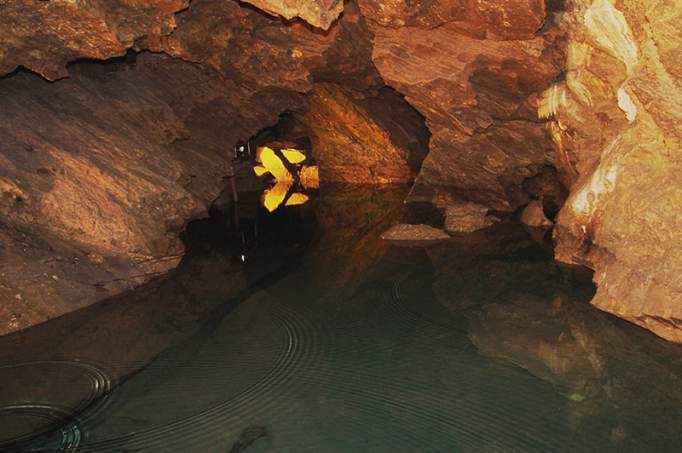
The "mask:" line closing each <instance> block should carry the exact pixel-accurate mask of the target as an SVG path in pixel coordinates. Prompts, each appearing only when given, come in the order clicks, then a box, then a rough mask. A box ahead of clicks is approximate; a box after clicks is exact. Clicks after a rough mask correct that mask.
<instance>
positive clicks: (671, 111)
mask: <svg viewBox="0 0 682 453" xmlns="http://www.w3.org/2000/svg"><path fill="white" fill-rule="evenodd" d="M573 3H574V5H573V9H572V10H571V11H570V13H567V14H565V16H564V21H563V22H562V24H561V26H562V27H563V28H565V29H567V30H568V31H569V32H570V41H569V52H568V61H567V66H568V73H567V75H566V81H565V82H561V83H558V84H556V85H555V86H554V87H553V88H552V89H551V90H550V91H548V92H547V94H546V96H545V97H544V99H543V102H542V103H541V106H540V107H541V109H540V110H541V111H540V113H541V115H543V116H548V117H552V118H553V119H554V122H553V123H552V124H551V130H552V132H553V135H554V138H555V140H556V142H557V145H558V146H559V147H560V149H561V153H560V155H561V156H562V160H561V165H560V167H559V169H560V172H561V174H562V175H563V178H564V179H565V180H566V181H567V184H570V185H571V194H570V196H569V198H568V200H567V202H566V205H565V206H564V207H563V209H562V210H561V212H560V214H559V217H558V224H557V227H556V229H555V241H556V255H557V258H558V259H561V260H563V261H567V262H574V263H581V264H586V265H588V266H590V267H592V268H593V269H594V270H595V276H594V279H595V282H597V284H598V291H597V294H596V296H595V297H594V299H593V301H592V303H593V304H594V305H595V306H597V307H598V308H601V309H603V310H606V311H608V312H610V313H613V314H615V315H617V316H620V317H622V318H624V319H627V320H629V321H631V322H634V323H636V324H639V325H641V326H643V327H645V328H648V329H650V330H652V331H653V332H655V333H656V334H658V335H660V336H662V337H664V338H666V339H668V340H672V341H677V342H682V279H681V278H680V271H681V270H682V257H681V256H680V254H679V250H680V248H681V247H682V236H681V235H680V234H679V232H680V231H682V217H681V216H680V215H679V209H678V206H679V202H680V200H682V183H681V180H680V178H679V175H680V172H682V167H681V166H680V149H682V134H681V133H680V130H679V124H680V122H681V121H682V97H681V96H680V95H679V93H680V87H682V71H680V70H679V68H680V64H679V59H678V58H675V57H676V55H678V54H679V50H678V49H679V46H678V43H679V41H680V39H681V38H682V32H681V31H680V27H679V26H678V23H679V20H680V18H682V6H680V5H679V4H677V3H676V2H673V1H662V2H656V3H655V4H648V3H647V4H646V5H645V4H644V3H642V2H637V1H632V0H625V1H622V2H618V4H617V5H614V4H613V3H612V2H610V1H608V0H598V1H595V2H589V1H577V2H573Z"/></svg>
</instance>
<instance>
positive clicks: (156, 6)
mask: <svg viewBox="0 0 682 453" xmlns="http://www.w3.org/2000/svg"><path fill="white" fill-rule="evenodd" d="M188 5H189V0H147V1H144V2H140V1H136V0H89V1H84V2H81V1H70V0H53V1H48V2H46V1H40V0H7V1H3V2H2V3H0V76H2V75H4V74H6V73H9V72H12V71H14V70H15V69H16V68H17V67H19V66H21V67H24V68H27V69H30V70H31V71H34V72H37V73H38V74H40V75H42V76H43V77H45V78H46V79H49V80H56V79H60V78H62V77H67V76H68V71H67V69H66V65H67V63H69V62H71V61H73V60H75V59H79V58H81V59H82V58H88V59H98V60H104V59H107V58H112V57H118V56H121V55H124V54H125V52H126V49H129V48H131V47H133V46H134V44H135V41H136V40H137V39H139V38H141V37H143V36H144V37H146V38H148V39H155V37H158V36H165V35H168V34H170V33H171V32H172V31H173V29H174V28H175V13H176V12H178V11H181V10H183V9H185V8H187V6H188Z"/></svg>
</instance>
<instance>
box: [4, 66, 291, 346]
mask: <svg viewBox="0 0 682 453" xmlns="http://www.w3.org/2000/svg"><path fill="white" fill-rule="evenodd" d="M188 87H191V88H188ZM0 96H2V99H3V109H2V110H1V111H0V141H2V143H3V151H2V153H1V154H0V168H1V170H0V203H2V211H1V212H0V225H2V228H1V229H0V243H2V245H3V247H2V249H1V251H0V253H2V268H1V272H0V298H1V299H2V300H3V303H2V305H1V306H0V319H2V324H0V333H6V332H8V331H12V330H17V329H21V328H23V327H26V326H28V325H31V324H35V323H36V322H40V321H44V320H46V319H50V318H53V317H55V316H59V315H60V314H63V313H65V312H68V311H72V310H74V309H76V308H79V307H83V306H85V305H88V304H90V303H92V302H95V301H97V300H100V299H102V298H104V297H106V296H109V295H112V294H116V293H118V292H121V291H124V290H126V289H129V288H131V287H133V286H136V285H138V284H140V283H143V282H145V281H148V280H149V279H150V278H153V277H154V276H155V275H158V274H160V273H163V272H165V271H167V270H169V269H171V268H173V267H175V266H176V265H177V263H178V262H179V260H180V258H181V257H182V255H183V251H184V248H183V246H182V244H181V242H180V240H179V233H180V232H181V231H182V230H183V229H184V226H185V224H186V222H187V221H188V219H192V218H196V217H198V216H203V215H205V214H206V212H207V209H208V206H209V205H210V203H211V201H212V200H213V199H215V197H216V196H217V195H218V193H220V191H221V190H222V187H223V184H224V183H223V178H224V176H225V175H226V174H227V173H228V167H229V163H230V159H231V154H230V152H229V147H230V146H231V145H232V143H234V142H235V141H236V140H238V139H240V138H243V137H248V136H249V135H251V134H253V133H255V132H257V131H258V130H259V129H260V128H261V127H262V125H263V124H268V123H270V124H272V123H274V122H276V121H277V117H278V112H279V111H281V110H286V109H291V108H296V106H297V105H298V106H299V108H300V102H301V101H302V98H301V97H300V96H299V95H298V94H295V93H293V94H290V95H284V94H279V95H275V94H273V93H268V92H266V93H262V92H256V93H252V92H249V91H245V90H244V89H241V88H239V87H237V86H235V85H234V84H232V83H231V82H228V81H226V80H224V79H222V78H220V77H218V76H217V74H216V73H215V72H214V71H211V70H209V69H205V68H200V67H198V66H196V65H193V64H190V63H186V62H182V61H179V60H173V59H170V58H168V57H163V56H157V55H152V54H141V55H139V56H137V57H131V58H129V59H127V60H126V61H124V62H122V63H114V64H99V63H89V64H88V63H86V64H81V65H77V66H73V67H72V74H71V77H70V78H69V79H66V80H64V81H60V82H58V83H56V84H49V83H47V82H45V81H44V80H42V79H40V78H39V77H37V76H35V75H32V74H19V75H17V76H14V77H12V78H10V79H7V80H4V81H3V83H2V84H0ZM260 105H267V106H268V108H258V106H260Z"/></svg>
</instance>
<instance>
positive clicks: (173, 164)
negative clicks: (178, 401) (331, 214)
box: [0, 0, 682, 342]
mask: <svg viewBox="0 0 682 453" xmlns="http://www.w3.org/2000/svg"><path fill="white" fill-rule="evenodd" d="M249 3H251V4H252V5H254V7H243V6H242V5H240V4H239V3H238V2H235V1H224V0H194V1H192V2H191V6H189V5H190V2H188V1H186V0H150V1H146V2H141V1H137V0H116V1H103V0H88V1H85V2H74V1H67V0H61V1H59V0H55V1H50V2H44V1H34V0H15V1H11V2H4V3H3V4H2V6H1V7H0V10H1V14H0V75H5V74H7V73H10V72H12V71H14V70H15V69H16V68H17V67H18V66H23V67H26V68H28V69H30V70H31V71H34V72H37V73H38V74H40V75H41V76H43V77H45V78H46V79H49V80H56V79H60V78H63V77H65V76H67V75H69V72H68V71H67V69H66V65H67V64H68V63H69V62H73V61H74V60H78V59H82V58H86V59H108V58H112V57H117V56H123V55H125V54H126V52H127V51H128V50H130V49H134V50H138V51H142V50H145V49H148V50H151V51H154V52H163V53H166V54H168V55H170V56H172V57H174V59H168V58H161V57H152V56H150V55H146V54H143V55H140V56H139V57H138V60H139V62H138V63H137V64H129V62H130V58H125V59H123V60H122V61H121V63H120V64H116V65H102V66H98V65H87V64H86V65H84V64H81V63H78V64H75V65H74V66H71V67H70V69H71V70H72V71H73V72H74V75H73V80H67V81H60V82H58V83H57V84H54V85H48V84H47V83H46V82H44V81H43V80H40V79H38V78H37V77H31V76H28V75H26V74H21V73H20V74H18V75H14V76H10V77H7V78H5V79H3V80H2V81H0V93H2V101H3V108H2V109H0V117H1V118H2V121H3V122H2V124H0V139H1V140H2V143H3V148H2V150H1V152H0V206H1V207H2V211H1V212H0V223H2V225H3V228H4V226H6V228H4V229H3V230H1V231H0V241H2V245H3V246H2V253H3V254H4V255H3V256H2V262H3V264H4V265H5V267H4V268H3V272H4V274H3V276H2V277H1V278H4V279H5V280H3V281H0V298H1V299H2V304H0V307H1V308H0V310H2V311H0V315H2V316H3V319H4V320H5V321H3V322H4V324H3V326H4V327H3V326H0V333H1V332H6V331H9V330H15V329H18V328H22V327H25V326H26V325H29V324H32V323H35V322H38V321H41V320H44V319H48V318H51V317H54V316H57V315H59V314H61V313H63V312H65V311H69V310H72V309H75V308H78V307H80V306H83V305H85V304H88V303H91V302H93V301H95V300H98V299H100V298H102V297H104V296H106V295H110V294H112V293H115V292H119V291H122V290H124V289H126V288H129V287H130V286H132V282H141V281H144V280H145V279H148V278H150V276H151V275H154V273H156V272H163V271H166V270H168V269H170V268H172V267H173V266H174V265H175V264H176V263H177V260H178V259H179V257H180V256H181V254H182V251H183V250H182V246H181V244H180V242H179V241H178V239H177V234H178V232H179V231H180V230H181V229H182V227H183V226H184V224H185V222H186V221H187V220H188V219H190V218H193V217H196V216H198V215H202V213H204V212H205V210H206V207H207V204H208V203H209V202H210V200H212V199H213V198H215V196H216V195H217V193H218V192H219V190H220V185H219V182H220V179H221V178H222V177H223V176H224V174H225V173H226V172H227V163H226V162H227V160H226V159H227V156H226V155H223V154H222V153H223V150H225V149H226V148H229V147H230V146H231V145H232V144H233V143H234V141H235V140H238V139H245V138H247V137H248V136H250V135H251V134H253V133H255V132H256V131H258V130H259V129H262V128H264V127H267V126H270V125H272V124H274V123H275V122H276V121H277V117H278V115H279V114H280V113H282V112H284V111H289V112H291V111H293V112H294V113H297V117H298V118H303V119H304V122H305V123H306V124H307V125H308V127H309V128H310V130H311V131H312V133H311V135H312V137H311V138H312V139H313V141H314V145H315V146H314V151H315V153H316V156H315V157H317V159H318V160H319V163H320V167H321V168H320V170H321V177H322V179H323V180H324V179H327V180H334V181H351V182H362V183H365V182H373V183H376V182H404V181H410V180H412V179H415V178H416V182H415V184H414V187H413V190H412V192H411V194H410V195H409V197H408V199H409V200H413V201H431V202H433V203H434V204H435V205H437V206H438V207H440V208H443V209H446V210H447V209H448V207H450V211H451V212H452V211H453V210H452V205H453V203H454V202H453V200H458V201H462V200H463V201H466V202H473V203H476V204H477V205H480V206H482V208H481V209H480V212H483V210H484V209H485V210H489V209H494V210H498V211H507V212H510V211H514V210H517V209H519V208H521V207H523V206H524V205H527V204H528V203H531V204H530V206H532V207H533V209H534V210H535V212H536V214H540V211H541V210H542V209H541V208H542V206H540V202H544V201H546V200H547V199H549V198H552V200H553V202H554V203H555V204H556V205H557V208H558V207H560V206H561V205H562V204H563V201H564V200H563V198H564V197H563V195H561V196H557V195H556V193H558V192H561V191H560V190H556V187H553V186H552V185H551V184H550V185H542V184H541V185H539V189H538V188H536V189H533V190H530V189H529V186H530V185H532V184H529V181H533V180H535V179H537V177H539V176H541V175H543V174H546V173H547V169H550V170H551V171H550V172H549V173H551V174H552V175H555V174H556V175H557V177H558V179H559V180H560V182H561V183H562V184H563V186H564V187H566V188H568V189H570V194H569V197H568V200H567V201H566V204H565V205H564V206H563V209H561V212H560V214H559V216H558V219H557V226H556V229H555V233H554V235H555V240H556V256H557V258H559V259H561V260H563V261H568V262H574V263H581V264H586V265H588V266H590V267H592V268H593V269H594V270H595V280H596V282H597V284H598V287H599V290H598V292H597V295H596V297H595V299H594V301H593V303H594V304H595V305H596V306H597V307H599V308H601V309H603V310H606V311H609V312H611V313H614V314H616V315H618V316H621V317H623V318H625V319H627V320H630V321H632V322H634V323H637V324H639V325H641V326H643V327H646V328H648V329H650V330H652V331H654V332H655V333H657V334H659V335H661V336H663V337H665V338H667V339H670V340H673V341H678V342H682V333H680V332H681V331H680V325H682V296H681V294H682V279H680V278H679V270H680V269H682V258H680V256H679V254H678V253H677V250H680V247H681V246H682V243H681V242H682V236H681V235H680V234H679V232H680V231H682V217H681V216H680V215H679V213H678V208H677V206H678V204H679V203H678V202H679V200H680V199H682V187H681V185H680V183H679V177H678V175H679V174H680V173H681V170H682V169H680V168H678V167H679V166H680V156H679V152H680V151H679V150H680V149H681V148H680V146H681V145H682V143H681V141H682V134H681V133H680V132H679V127H678V126H679V124H680V123H681V121H680V120H681V119H682V118H680V117H681V116H682V113H681V112H682V97H681V96H680V94H679V93H680V85H681V84H682V81H681V80H682V70H680V65H679V63H678V62H679V61H680V57H682V51H680V46H679V45H678V44H679V42H680V38H682V36H681V33H682V32H680V30H681V29H680V27H679V26H678V24H679V21H680V19H681V16H682V6H680V5H679V4H678V2H675V1H674V0H656V1H652V2H642V1H636V0H618V1H616V0H573V1H571V2H561V1H558V0H556V1H542V0H510V1H506V2H501V1H494V0H423V1H418V2H414V1H405V0H389V1H378V0H357V4H356V2H352V1H351V2H347V3H346V4H345V5H344V4H343V2H341V1H339V0H317V1H312V2H303V1H298V0H282V1H279V0H253V1H250V2H249ZM562 4H564V5H565V7H566V8H567V10H566V11H562V12H561V13H560V14H555V13H556V10H557V7H558V5H562ZM256 8H261V9H262V10H264V11H267V12H268V13H270V14H274V15H277V16H281V17H283V18H287V19H292V18H298V19H296V20H293V21H290V22H285V21H283V20H281V18H272V17H269V16H268V15H267V14H263V13H262V12H261V11H258V10H257V9H256ZM342 8H343V9H344V11H343V14H342V15H340V12H341V9H342ZM299 19H300V20H299ZM303 21H306V22H308V24H305V23H303ZM310 25H312V26H313V27H317V28H319V29H327V30H326V31H322V30H319V29H317V30H315V29H313V28H312V27H311V26H310ZM182 60H184V62H183V61H182ZM186 62H187V63H186ZM79 68H89V69H87V71H89V72H88V73H81V72H79V71H80V69H79ZM165 70H167V71H168V72H169V73H168V74H166V73H165V72H164V71H165ZM171 72H172V73H171ZM146 77H149V78H150V79H147V78H146ZM150 80H153V82H150ZM384 85H387V86H389V87H391V88H392V89H393V90H395V91H392V92H391V93H392V94H390V95H386V92H387V91H386V88H385V86H384ZM402 96H404V101H406V102H407V103H409V106H411V107H413V108H414V109H416V111H417V112H418V114H417V113H415V111H414V110H411V108H410V107H409V106H407V104H405V102H404V101H403V99H402ZM391 97H392V98H393V99H392V100H391V99H388V98H391ZM306 98H307V100H306ZM307 101H309V109H308V110H306V106H305V105H304V104H306V103H307ZM387 106H390V107H387ZM306 112H307V113H306ZM396 112H397V113H396ZM424 121H425V123H426V126H427V127H428V131H427V130H425V129H423V128H422V127H421V126H422V125H423V123H424ZM405 124H408V125H412V126H414V128H413V129H412V128H410V127H412V126H410V127H408V128H406V127H405V126H404V125H405ZM429 134H430V138H429ZM197 137H203V138H201V139H199V138H197ZM427 141H428V155H426V156H425V151H424V150H425V149H426V148H425V145H426V142H427ZM185 146H188V147H189V148H190V151H187V150H186V149H185V148H183V147H185ZM311 177H312V176H311ZM313 179H314V178H313ZM545 189H546V190H545ZM300 200H301V198H297V199H295V200H294V202H299V201H300ZM543 222H544V220H543ZM55 254H56V255H58V256H59V260H57V261H55V262H52V261H50V260H51V258H50V257H51V256H52V255H55ZM74 256H75V257H80V258H79V260H78V262H77V263H76V264H74V262H75V261H74V260H73V257H74ZM83 257H86V258H83ZM86 260H87V261H86ZM84 262H87V263H88V264H87V265H85V264H82V263H84ZM6 263H13V264H11V266H8V265H7V264H6ZM26 263H28V264H26ZM54 263H57V264H54ZM78 263H81V264H78ZM26 266H28V267H26ZM32 266H33V267H32ZM55 266H56V267H55ZM29 275H40V276H42V277H40V278H37V277H36V278H33V277H31V278H28V277H26V276H29ZM65 275H66V276H68V275H71V276H72V277H73V278H70V279H69V278H64V276H65ZM76 275H79V276H80V277H81V278H79V280H77V279H76V278H75V276H76ZM44 276H47V277H46V278H47V280H46V281H43V280H41V279H43V278H44ZM53 276H55V277H56V278H53ZM84 276H85V278H82V277H84ZM135 276H137V277H135ZM8 282H19V283H18V284H15V283H11V284H10V283H8ZM17 285H19V286H21V287H22V288H24V289H26V291H16V289H17ZM41 288H45V289H41ZM27 301H28V302H27ZM45 301H49V303H48V302H45ZM27 307H28V308H27ZM17 313H23V314H24V317H23V318H21V317H17V316H15V315H16V314H17ZM3 329H4V330H3Z"/></svg>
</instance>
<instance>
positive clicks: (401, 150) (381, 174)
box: [302, 84, 428, 184]
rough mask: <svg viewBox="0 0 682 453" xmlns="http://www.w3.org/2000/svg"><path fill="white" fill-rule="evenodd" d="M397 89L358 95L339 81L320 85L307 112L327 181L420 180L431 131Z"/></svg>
mask: <svg viewBox="0 0 682 453" xmlns="http://www.w3.org/2000/svg"><path fill="white" fill-rule="evenodd" d="M420 119H421V118H420V117H419V114H418V113H416V112H414V110H412V108H411V107H410V106H409V105H407V104H406V103H405V101H404V100H403V99H402V98H401V97H400V96H398V95H396V94H395V93H393V92H392V91H389V90H387V91H384V92H382V93H381V94H380V95H379V96H378V97H373V98H368V99H353V96H352V93H351V92H348V91H347V90H344V89H342V88H341V87H339V86H338V85H331V84H320V85H318V86H317V87H316V88H315V89H314V90H313V92H312V93H311V95H310V97H309V110H308V112H307V113H306V114H305V115H303V116H302V121H303V123H304V124H305V125H306V126H307V128H308V130H309V132H310V135H311V140H312V145H313V146H312V150H313V155H314V156H315V158H316V159H317V161H318V162H319V165H320V177H321V178H322V179H323V180H325V181H336V182H349V183H360V184H377V183H379V184H383V183H399V182H407V181H411V180H413V179H414V176H415V175H416V173H417V171H418V169H419V167H420V165H421V162H422V160H423V159H424V155H425V154H426V151H427V146H428V130H427V129H426V128H425V127H424V125H423V122H422V121H420Z"/></svg>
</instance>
